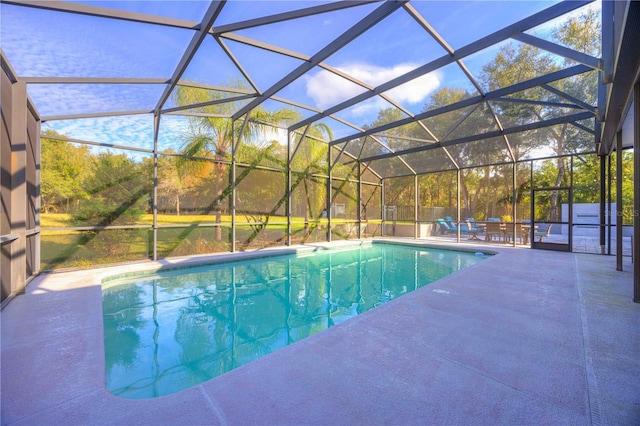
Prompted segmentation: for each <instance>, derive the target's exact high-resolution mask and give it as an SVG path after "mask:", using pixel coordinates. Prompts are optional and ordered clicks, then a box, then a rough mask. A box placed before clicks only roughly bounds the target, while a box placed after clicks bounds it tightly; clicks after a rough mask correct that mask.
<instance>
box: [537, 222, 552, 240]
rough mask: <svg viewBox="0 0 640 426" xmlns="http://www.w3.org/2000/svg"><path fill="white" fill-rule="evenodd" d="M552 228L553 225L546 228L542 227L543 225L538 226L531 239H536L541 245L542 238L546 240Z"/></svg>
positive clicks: (550, 224)
mask: <svg viewBox="0 0 640 426" xmlns="http://www.w3.org/2000/svg"><path fill="white" fill-rule="evenodd" d="M552 226H553V223H549V224H548V225H547V226H546V228H545V227H544V224H543V225H541V226H538V227H537V228H536V230H535V232H534V233H533V237H534V238H538V242H539V243H541V242H542V239H543V238H547V237H548V236H549V234H551V227H552Z"/></svg>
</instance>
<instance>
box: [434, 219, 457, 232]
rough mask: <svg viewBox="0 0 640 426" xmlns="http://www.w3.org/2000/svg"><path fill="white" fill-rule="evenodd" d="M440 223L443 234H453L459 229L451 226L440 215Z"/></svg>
mask: <svg viewBox="0 0 640 426" xmlns="http://www.w3.org/2000/svg"><path fill="white" fill-rule="evenodd" d="M438 225H440V231H441V232H442V233H443V234H453V233H455V232H456V231H457V229H455V228H453V227H451V225H450V224H449V223H447V221H445V220H444V219H442V218H440V217H439V218H438Z"/></svg>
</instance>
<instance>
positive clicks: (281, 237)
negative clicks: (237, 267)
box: [40, 213, 379, 270]
mask: <svg viewBox="0 0 640 426" xmlns="http://www.w3.org/2000/svg"><path fill="white" fill-rule="evenodd" d="M152 219H153V217H152V215H143V216H141V217H140V218H139V219H138V220H137V221H136V223H135V224H134V225H147V226H149V228H142V229H139V228H138V229H107V230H101V231H78V230H73V229H63V230H47V228H72V227H77V226H91V225H90V224H86V223H83V224H79V223H77V222H74V221H73V219H72V217H71V215H68V214H61V213H48V214H42V215H41V228H42V229H43V230H42V231H41V234H40V236H41V239H40V241H41V248H42V250H41V269H42V270H51V269H60V268H82V267H92V266H95V265H98V264H109V263H117V262H129V261H135V260H144V259H149V258H151V257H152V254H153V253H152V251H153V230H152V229H151V224H152ZM331 222H332V228H333V235H334V236H337V237H339V238H343V237H344V238H349V235H348V233H343V227H342V226H341V225H345V228H344V229H351V228H352V227H353V225H354V221H353V220H348V219H337V218H335V219H332V220H331ZM372 222H376V221H370V222H369V223H372ZM378 222H379V221H378ZM214 223H215V216H214V215H181V216H176V215H158V224H159V225H161V227H160V228H158V230H157V238H158V242H157V253H158V257H159V258H164V257H171V256H188V255H194V254H206V253H217V252H229V251H231V240H232V238H231V216H229V215H226V216H222V217H221V223H220V225H218V226H206V225H205V224H214ZM304 224H305V221H304V218H303V217H292V218H291V225H292V241H294V243H300V242H304V241H305V238H311V239H309V240H308V241H322V240H324V233H325V232H326V226H327V224H328V220H327V219H326V218H323V219H320V220H318V221H317V222H310V226H311V229H310V230H309V229H307V230H305V228H304ZM162 225H184V226H176V227H162ZM194 225H199V226H194ZM202 225H204V226H202ZM308 231H311V232H312V234H311V235H309V234H308ZM286 233H287V218H286V217H283V216H272V217H271V218H270V220H269V223H268V224H267V225H266V226H265V227H263V228H261V227H260V226H259V224H256V223H255V222H253V219H252V218H250V217H246V216H244V215H238V216H236V234H235V235H236V250H247V249H254V248H262V247H269V246H274V245H284V244H286ZM305 235H307V237H304V236H305ZM351 238H353V236H351Z"/></svg>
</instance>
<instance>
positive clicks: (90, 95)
mask: <svg viewBox="0 0 640 426" xmlns="http://www.w3.org/2000/svg"><path fill="white" fill-rule="evenodd" d="M599 11H600V4H599V2H590V1H565V2H554V1H531V2H527V1H491V2H482V1H453V2H451V1H383V2H380V1H376V2H372V1H336V2H319V1H226V2H211V3H209V2H204V1H145V2H127V1H95V2H94V1H86V2H71V1H69V2H57V1H40V2H38V1H33V2H27V1H2V4H1V14H2V16H1V18H2V29H1V31H2V34H1V37H2V49H3V53H4V55H5V56H6V57H7V58H8V61H9V63H10V64H11V66H12V67H13V69H14V71H15V73H16V74H17V76H18V78H20V79H22V80H23V81H25V82H26V83H27V85H28V86H27V87H28V93H29V96H30V97H31V99H32V101H33V102H34V104H35V105H36V107H37V108H38V111H39V113H40V114H41V116H42V120H43V122H45V124H44V125H43V129H47V128H50V129H53V130H56V131H58V132H60V133H62V134H65V135H67V136H68V137H69V138H75V139H77V140H86V141H92V142H98V143H104V144H112V145H121V146H126V147H132V148H138V149H144V150H148V149H154V144H156V146H157V149H158V150H159V151H163V150H169V149H175V148H176V147H175V146H173V142H172V141H173V140H174V139H175V138H173V137H172V134H174V133H180V132H182V131H184V129H185V128H186V127H187V126H188V120H187V117H190V116H193V115H203V116H212V117H213V116H215V117H227V118H229V119H234V120H237V119H243V118H245V117H248V116H250V115H251V114H252V113H253V112H254V111H256V110H257V109H260V110H261V111H265V112H266V113H271V114H265V115H264V117H271V118H272V119H274V120H276V118H274V117H281V119H277V120H279V121H278V122H277V123H274V124H276V125H277V126H278V127H280V128H282V129H288V130H289V131H295V132H297V133H303V132H306V131H308V129H309V128H312V127H314V126H323V127H325V128H329V129H330V132H324V133H323V134H324V135H325V139H326V140H325V142H327V143H329V144H331V145H332V146H334V147H335V148H337V152H338V153H339V155H345V156H348V157H349V158H357V159H359V160H361V161H363V162H364V163H366V164H367V165H368V166H369V168H370V169H371V170H374V171H376V173H378V175H379V176H381V177H389V176H402V175H411V174H419V173H428V172H433V171H440V170H451V169H456V168H463V167H474V166H480V165H486V164H497V163H505V162H513V161H519V160H523V159H529V158H535V157H544V156H548V155H550V154H552V152H550V150H549V148H548V145H549V138H556V140H557V139H558V138H563V139H562V140H563V143H564V144H565V145H566V146H568V147H572V148H570V149H571V150H572V151H571V152H574V151H575V152H580V151H581V150H582V151H586V150H593V149H595V145H594V140H595V139H594V135H595V116H596V109H595V105H596V103H597V96H596V95H597V80H598V70H599V69H600V67H601V65H600V64H601V61H600V60H599V56H600V52H599V48H600V41H599V32H598V31H599V20H600V18H599ZM575 23H578V26H577V27H576V26H575V25H574V24H575ZM587 24H589V25H592V26H594V27H593V28H589V25H587ZM579 28H582V29H583V31H580V30H579ZM589 30H591V31H592V33H590V34H587V35H593V36H594V37H593V38H594V39H593V40H590V43H586V42H584V41H585V32H584V31H589ZM279 111H288V112H289V114H284V115H282V114H277V112H279ZM154 116H157V117H160V124H159V125H157V126H156V125H155V124H154ZM283 117H284V118H283ZM114 129H117V130H118V131H117V132H114V131H113V130H114ZM285 133H286V132H285ZM116 135H119V136H116ZM123 135H124V136H123ZM326 135H330V136H326ZM274 137H275V136H274ZM285 140H286V137H285ZM556 153H557V152H556Z"/></svg>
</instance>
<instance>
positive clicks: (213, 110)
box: [174, 85, 300, 241]
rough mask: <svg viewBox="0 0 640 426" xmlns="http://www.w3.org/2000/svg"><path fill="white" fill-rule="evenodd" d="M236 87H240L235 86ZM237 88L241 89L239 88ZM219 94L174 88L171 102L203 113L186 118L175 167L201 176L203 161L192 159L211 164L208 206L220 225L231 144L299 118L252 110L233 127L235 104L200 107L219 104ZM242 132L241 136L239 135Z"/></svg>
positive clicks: (283, 111)
mask: <svg viewBox="0 0 640 426" xmlns="http://www.w3.org/2000/svg"><path fill="white" fill-rule="evenodd" d="M238 87H240V85H238ZM240 88H241V87H240ZM223 99H224V95H223V94H222V92H218V91H211V90H204V89H199V88H194V87H187V86H178V90H177V91H176V94H175V97H174V100H175V102H176V104H177V105H180V106H189V105H194V108H193V109H192V111H194V110H195V111H197V112H200V113H204V114H206V115H203V116H190V117H189V130H188V132H187V134H186V135H185V136H184V139H183V143H182V147H181V149H180V152H181V154H182V155H183V157H181V160H180V162H179V163H178V167H180V168H181V169H182V171H183V172H184V171H187V172H191V173H195V174H198V175H202V173H203V172H205V173H206V171H205V170H203V169H206V168H208V167H211V166H210V164H211V163H209V162H207V161H194V159H195V158H204V159H209V160H213V174H214V191H215V194H216V198H215V199H214V200H213V202H212V203H211V205H210V206H209V209H210V210H215V212H216V223H221V221H222V220H221V219H222V212H223V210H225V209H224V207H220V206H219V203H220V202H221V201H223V200H224V199H225V198H226V197H227V196H228V195H229V194H230V192H231V184H230V182H226V183H223V180H224V177H225V172H226V170H227V162H228V161H229V160H230V159H231V155H232V153H231V148H232V144H233V141H234V140H235V141H238V140H240V136H242V137H243V140H244V141H252V140H255V139H256V138H258V137H259V136H261V135H265V134H266V133H267V131H268V129H270V128H271V127H270V126H269V125H268V123H272V124H291V123H293V122H296V121H298V120H299V118H300V116H299V114H298V113H297V112H296V111H295V110H293V109H290V108H282V109H279V110H277V111H273V112H271V111H266V110H265V109H263V108H261V107H257V108H254V109H253V110H252V111H251V112H249V114H247V115H246V116H245V117H244V119H243V120H246V123H242V124H241V125H236V126H234V123H233V121H232V119H231V118H229V117H230V116H231V115H232V114H233V113H234V112H235V111H237V110H238V109H239V108H240V107H241V106H242V105H241V104H240V103H239V102H238V101H233V100H230V101H229V102H221V103H215V104H212V105H206V106H202V104H206V103H212V102H215V101H223ZM242 131H243V134H242V135H241V134H240V132H242ZM221 239H222V228H221V227H218V228H217V229H216V240H217V241H220V240H221Z"/></svg>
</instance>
